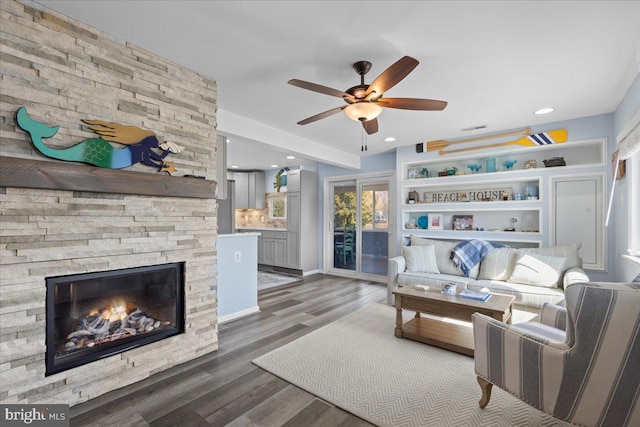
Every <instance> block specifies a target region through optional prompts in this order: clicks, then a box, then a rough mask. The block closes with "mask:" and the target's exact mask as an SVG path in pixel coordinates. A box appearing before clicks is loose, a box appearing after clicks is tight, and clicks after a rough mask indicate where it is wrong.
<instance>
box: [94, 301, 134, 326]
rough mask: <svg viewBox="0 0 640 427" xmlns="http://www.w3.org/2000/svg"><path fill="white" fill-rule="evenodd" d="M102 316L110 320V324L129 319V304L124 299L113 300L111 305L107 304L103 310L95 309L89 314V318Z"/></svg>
mask: <svg viewBox="0 0 640 427" xmlns="http://www.w3.org/2000/svg"><path fill="white" fill-rule="evenodd" d="M98 313H99V314H100V317H102V318H103V319H108V320H109V322H116V321H118V320H122V319H124V318H125V317H127V302H126V301H125V300H123V299H122V298H118V299H114V300H111V303H110V304H107V305H106V306H105V307H104V309H103V310H101V311H98V309H93V310H91V312H89V316H93V315H95V314H98Z"/></svg>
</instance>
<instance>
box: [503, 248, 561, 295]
mask: <svg viewBox="0 0 640 427" xmlns="http://www.w3.org/2000/svg"><path fill="white" fill-rule="evenodd" d="M566 262H567V259H566V258H564V257H554V256H549V255H539V254H535V253H528V252H520V251H518V257H517V258H516V264H515V266H514V267H513V272H512V273H511V276H509V278H508V279H507V282H512V283H522V284H525V285H534V286H545V287H557V286H558V281H559V280H560V276H561V274H562V272H563V271H564V265H565V264H566Z"/></svg>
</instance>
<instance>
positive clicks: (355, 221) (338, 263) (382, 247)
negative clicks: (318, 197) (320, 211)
mask: <svg viewBox="0 0 640 427" xmlns="http://www.w3.org/2000/svg"><path fill="white" fill-rule="evenodd" d="M391 183H392V176H391V174H389V175H384V176H368V177H363V178H355V179H339V178H335V179H332V180H331V182H329V183H328V184H327V188H326V192H325V194H326V195H327V196H328V197H327V198H326V199H325V215H327V216H328V217H329V218H330V220H329V221H328V223H327V226H328V228H327V229H325V239H324V241H325V245H326V247H325V251H324V253H325V270H327V271H328V272H329V273H331V274H337V275H342V276H354V277H358V278H363V279H368V280H375V281H385V280H386V275H387V260H388V257H389V254H390V253H393V251H392V250H391V248H390V247H389V246H390V245H392V244H393V242H394V241H395V240H394V239H393V238H392V234H393V227H392V224H391V222H390V218H391V217H392V216H393V215H392V197H391V193H390V188H391Z"/></svg>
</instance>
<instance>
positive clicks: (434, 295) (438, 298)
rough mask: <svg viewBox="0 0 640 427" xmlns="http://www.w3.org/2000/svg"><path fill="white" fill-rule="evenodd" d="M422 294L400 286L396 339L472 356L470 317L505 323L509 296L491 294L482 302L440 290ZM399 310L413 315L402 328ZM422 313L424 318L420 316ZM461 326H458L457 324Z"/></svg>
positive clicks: (508, 313)
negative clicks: (481, 315)
mask: <svg viewBox="0 0 640 427" xmlns="http://www.w3.org/2000/svg"><path fill="white" fill-rule="evenodd" d="M434 288H437V290H435V289H433V290H432V289H429V290H428V291H424V290H422V289H415V285H409V286H404V287H402V288H400V289H398V290H397V291H395V292H394V295H395V296H396V304H395V307H396V329H395V335H396V337H398V338H408V339H411V340H415V341H420V342H423V343H425V344H430V345H435V346H437V347H442V348H446V349H447V350H451V351H455V352H458V353H462V354H466V355H468V356H473V328H472V325H471V323H470V322H471V315H472V314H473V313H482V314H485V315H487V316H489V317H493V318H494V319H497V320H500V321H502V322H505V323H509V321H510V320H511V303H512V302H513V300H514V299H515V297H514V296H513V295H502V294H491V298H489V300H487V301H485V302H480V301H474V300H471V299H468V298H462V297H458V296H452V295H445V294H443V293H441V292H440V286H437V287H434ZM402 310H411V311H415V312H416V315H415V317H414V318H413V319H411V320H410V321H408V322H407V323H405V324H404V325H403V324H402ZM420 313H426V314H427V316H421V314H420ZM461 320H462V321H464V322H460V321H461Z"/></svg>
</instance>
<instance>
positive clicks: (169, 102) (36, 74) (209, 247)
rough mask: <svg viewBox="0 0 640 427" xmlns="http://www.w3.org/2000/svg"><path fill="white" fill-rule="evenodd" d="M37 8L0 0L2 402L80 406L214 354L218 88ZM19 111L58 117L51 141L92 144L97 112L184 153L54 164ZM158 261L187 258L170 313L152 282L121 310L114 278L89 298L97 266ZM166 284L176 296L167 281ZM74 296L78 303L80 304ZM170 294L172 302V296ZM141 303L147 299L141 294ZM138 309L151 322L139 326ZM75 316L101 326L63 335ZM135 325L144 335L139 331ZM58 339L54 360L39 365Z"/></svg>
mask: <svg viewBox="0 0 640 427" xmlns="http://www.w3.org/2000/svg"><path fill="white" fill-rule="evenodd" d="M33 6H36V4H34V3H29V5H24V4H22V3H21V2H19V1H2V2H0V11H1V12H2V13H1V14H0V27H2V29H3V32H2V35H0V37H1V40H0V42H1V43H2V45H3V57H2V61H3V64H2V70H0V73H1V76H0V77H1V78H2V103H1V104H0V139H1V140H0V163H1V167H0V204H1V205H0V215H1V218H0V221H1V223H2V226H1V227H0V403H65V404H69V405H72V406H73V405H76V404H78V403H80V402H84V401H87V400H89V399H92V398H95V397H97V396H100V395H101V394H104V393H107V392H109V391H112V390H115V389H118V388H120V387H124V386H126V385H129V384H133V383H135V382H138V381H141V380H143V379H145V378H148V377H149V376H151V375H154V374H156V373H159V372H162V371H164V370H166V369H169V368H171V367H173V366H176V365H179V364H181V363H185V362H187V361H189V360H192V359H195V358H198V357H200V356H202V355H204V354H207V353H210V352H212V351H215V350H217V348H218V321H217V271H216V265H217V252H216V240H217V218H216V216H217V206H216V202H215V199H214V190H215V183H214V182H213V180H214V179H215V175H216V148H215V141H216V96H217V95H216V84H215V82H214V81H212V80H210V79H208V78H205V77H203V76H201V75H199V74H197V73H195V72H193V71H190V70H188V69H185V68H184V67H181V66H179V65H177V64H175V63H173V62H171V61H168V60H166V59H164V58H162V57H159V56H157V55H155V54H153V53H151V52H148V51H145V50H144V49H140V48H138V47H136V46H133V45H131V44H128V43H122V42H120V41H117V40H114V39H113V38H112V37H110V36H108V35H107V34H104V33H102V32H100V31H98V30H96V29H94V28H91V27H90V26H88V25H85V24H83V23H81V22H78V21H74V20H71V19H68V18H66V17H64V16H62V15H59V14H56V13H50V12H48V11H45V10H38V9H34V8H33ZM22 106H25V107H27V109H28V110H29V114H30V115H31V116H32V117H33V118H34V119H36V120H38V121H40V122H42V123H45V124H47V125H49V126H55V125H59V126H60V129H59V131H58V133H57V134H56V135H55V137H53V138H50V140H48V141H47V143H48V144H50V145H51V146H52V147H54V148H64V147H68V146H72V145H75V144H76V143H78V142H79V141H81V140H83V139H85V138H89V137H94V136H95V134H93V133H92V132H91V131H90V130H89V129H87V127H86V126H84V125H83V124H82V119H98V120H104V121H108V122H116V123H120V124H123V125H129V126H138V127H140V128H144V129H149V130H153V131H154V132H155V133H156V134H157V135H158V137H159V138H162V139H164V140H165V141H171V142H175V143H176V144H179V145H180V146H183V147H185V149H184V151H182V152H181V153H179V154H176V155H175V156H173V158H172V160H173V161H174V162H175V167H176V169H177V172H176V173H174V174H173V176H168V175H166V174H162V173H159V172H157V171H155V170H154V169H151V168H149V167H148V166H144V165H135V166H133V167H131V168H127V169H123V170H118V171H113V170H108V169H101V168H97V167H93V166H88V165H82V164H77V163H76V164H74V163H69V162H59V161H50V160H49V159H47V158H45V157H44V156H42V155H41V154H39V153H38V152H36V151H34V149H33V146H32V144H31V142H30V140H29V137H28V135H27V134H25V133H24V132H23V131H22V130H21V129H19V127H18V126H17V125H16V122H15V112H16V111H17V110H18V108H20V107H22ZM185 175H196V176H199V177H204V179H197V178H189V177H185ZM194 189H195V190H194ZM159 265H180V269H181V270H182V271H181V272H180V273H179V274H180V275H181V276H182V277H181V283H180V284H179V285H180V288H181V292H182V296H183V300H182V301H176V305H177V306H178V307H177V308H175V310H176V311H175V313H174V314H171V313H168V312H167V311H166V310H167V308H166V307H164V306H162V305H161V304H156V303H158V302H159V300H161V299H163V298H165V292H167V289H165V290H163V291H160V290H158V292H162V297H160V296H159V295H158V294H156V293H155V292H156V291H155V290H153V291H152V290H151V289H148V290H147V288H146V287H147V285H146V284H145V285H140V284H136V285H134V286H133V288H134V289H137V290H133V291H132V293H129V294H128V295H127V292H124V293H125V296H126V297H128V298H130V299H131V300H132V301H125V302H124V303H120V302H118V300H117V299H115V298H112V297H115V296H116V295H115V294H113V295H112V293H111V291H113V290H114V289H117V288H119V287H122V286H121V285H115V284H113V283H108V285H105V286H103V287H102V289H100V290H99V291H98V290H96V286H97V285H95V283H94V284H93V285H92V284H91V280H93V279H94V278H95V277H94V275H95V274H102V273H103V272H122V271H128V272H134V273H135V272H136V271H137V270H135V269H137V268H139V267H153V266H159ZM106 274H107V275H108V274H110V273H106ZM154 274H155V273H154ZM83 275H87V276H83ZM82 277H84V278H89V282H88V283H83V284H81V285H82V287H84V286H85V285H86V286H87V288H85V289H82V290H79V289H80V288H81V286H80V284H79V285H78V286H75V284H76V280H80V279H81V278H82ZM48 279H49V280H53V279H60V282H59V283H57V284H53V283H50V284H49V288H51V289H52V290H51V292H49V289H48V286H47V280H48ZM82 280H84V279H82ZM110 280H111V279H110V278H107V279H106V282H105V283H107V282H109V281H110ZM154 280H155V279H154ZM71 283H74V286H73V287H71V285H70V284H71ZM149 286H150V287H155V286H156V285H153V286H152V285H149ZM56 287H59V290H58V291H57V292H58V303H59V305H60V307H58V308H59V309H60V311H59V313H58V314H55V310H54V311H53V313H54V314H53V315H54V316H60V317H61V318H64V319H65V320H64V321H65V322H66V323H67V325H66V326H63V327H61V329H60V330H59V331H58V338H56V332H55V331H53V332H51V336H48V334H47V321H48V316H50V315H51V314H50V312H48V311H47V301H48V298H50V297H51V298H54V302H53V303H52V304H53V305H54V306H55V305H56V300H55V297H56V294H55V292H56V290H55V288H56ZM92 287H93V289H91V288H92ZM72 288H73V289H72ZM98 288H100V286H98ZM125 288H126V287H125ZM168 288H169V289H168V292H169V293H172V292H171V291H172V290H175V289H174V288H173V285H170V286H168ZM125 290H126V289H125ZM85 292H88V293H89V294H91V293H93V296H91V295H89V294H85ZM147 292H148V293H147ZM72 293H73V294H74V295H75V296H80V301H76V303H75V308H74V307H73V304H74V303H73V302H72V301H73V299H72V298H71V294H72ZM177 294H179V291H177V290H176V294H173V293H172V295H173V296H171V298H179V295H177ZM143 296H145V297H148V299H150V300H151V301H150V302H151V303H153V304H150V302H149V300H147V301H146V302H144V301H141V299H142V297H143ZM84 303H91V305H94V306H95V307H92V308H91V309H90V308H89V307H86V308H85V307H84V306H83V304H84ZM134 306H135V307H134ZM94 309H95V310H97V311H98V313H100V312H103V314H106V313H105V312H106V311H107V310H113V311H115V312H121V311H122V310H124V312H125V313H126V316H127V317H129V319H128V320H127V327H126V328H124V327H121V328H120V326H122V319H120V326H118V325H117V323H116V322H117V319H116V317H117V316H118V314H117V313H116V314H114V315H113V316H112V314H113V313H112V314H109V319H110V320H109V326H108V327H107V331H106V332H105V331H104V327H105V322H104V321H103V320H98V319H97V318H95V317H94V316H95V314H94V313H93V310H94ZM136 309H139V312H136ZM65 310H67V312H65ZM180 310H182V312H180ZM169 311H170V310H169ZM65 313H66V314H65ZM122 314H123V313H120V315H122ZM142 316H144V317H145V318H147V319H153V320H154V321H153V323H150V322H149V321H148V320H146V319H145V320H144V322H142ZM179 319H182V320H183V322H182V324H180V322H179ZM84 321H86V322H88V324H89V325H91V328H93V330H94V332H97V333H96V334H94V335H92V336H88V335H87V336H86V338H85V340H84V342H82V334H83V332H80V333H79V334H76V336H71V338H67V337H69V335H70V334H73V333H74V332H79V329H78V326H79V325H82V324H83V322H84ZM112 322H113V324H112ZM158 322H160V323H158ZM167 322H168V323H167ZM134 324H135V325H136V326H137V327H136V328H135V330H136V335H138V334H140V335H142V336H143V340H145V342H144V345H137V344H136V345H131V346H130V347H129V345H130V341H133V340H132V339H131V338H132V337H133V334H132V332H131V331H127V330H126V329H134V328H131V327H130V326H133V325H134ZM142 324H144V328H145V329H144V332H138V330H141V329H140V328H142V327H143V326H142ZM116 326H118V327H117V328H116ZM156 326H157V327H156ZM149 327H153V329H151V330H147V329H149ZM118 328H119V329H122V330H120V331H118ZM112 329H113V330H112ZM80 330H82V327H80ZM123 330H124V331H123ZM68 331H69V332H68ZM100 331H102V332H100ZM165 332H168V333H167V336H162V339H159V340H153V341H152V342H146V337H149V338H151V337H152V336H160V335H163V334H165ZM174 332H175V334H174ZM109 334H110V335H114V334H115V335H117V336H118V339H116V340H115V341H122V342H121V343H116V344H113V347H111V345H112V344H109V341H108V339H112V341H114V340H113V338H114V336H111V337H109V336H107V335H109ZM118 334H120V335H118ZM73 338H76V340H75V341H74V340H73ZM51 340H53V342H54V344H53V345H54V348H55V350H52V351H54V353H55V354H54V355H53V364H52V367H51V366H49V367H48V366H47V364H48V359H49V358H50V357H51V354H50V353H49V352H48V351H47V348H48V347H47V345H48V344H49V341H51ZM56 341H59V342H57V343H56ZM63 341H64V343H63ZM103 341H104V342H103ZM149 341H151V340H149ZM69 342H73V345H74V349H71V344H67V343H69ZM81 342H82V344H81V345H80V343H81ZM91 342H92V345H91V346H90V344H91ZM121 344H122V345H123V347H122V348H119V349H116V347H119V346H120V345H121ZM60 346H68V347H69V349H70V350H73V351H69V352H64V350H61V349H60ZM101 347H102V348H106V349H107V350H106V351H105V352H104V353H102V354H101V355H99V356H98V357H96V358H95V360H92V361H89V362H88V363H84V364H81V365H80V364H79V365H78V366H73V365H75V362H73V363H70V364H65V363H63V364H62V365H61V364H60V363H57V361H56V360H55V355H56V354H59V356H61V358H60V361H62V360H63V359H64V360H65V361H66V360H70V359H74V358H75V356H73V355H74V354H76V353H77V351H76V349H77V350H82V349H85V350H86V349H87V348H91V349H95V348H101ZM107 347H108V348H107ZM120 350H122V351H121V352H120ZM93 351H94V350H91V351H89V352H85V353H84V356H87V355H89V354H92V353H93ZM96 351H98V350H96ZM67 353H69V354H67ZM84 356H82V358H84ZM85 361H87V360H83V362H85Z"/></svg>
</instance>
